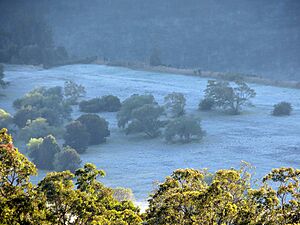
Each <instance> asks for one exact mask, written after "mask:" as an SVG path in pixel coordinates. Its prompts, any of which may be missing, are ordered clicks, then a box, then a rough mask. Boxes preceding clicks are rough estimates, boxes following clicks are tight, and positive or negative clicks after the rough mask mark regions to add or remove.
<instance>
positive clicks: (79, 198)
mask: <svg viewBox="0 0 300 225" xmlns="http://www.w3.org/2000/svg"><path fill="white" fill-rule="evenodd" d="M50 139H51V138H50ZM49 141H50V142H51V140H49ZM250 169H251V167H250V166H249V165H248V164H246V163H243V165H242V167H241V169H238V170H237V169H233V168H232V169H222V170H218V171H217V172H215V173H209V172H208V171H207V170H206V169H204V170H196V169H178V170H175V171H174V172H173V173H172V175H171V176H168V177H166V179H165V181H164V182H163V183H161V184H159V185H158V187H157V189H156V190H155V191H154V192H153V194H152V195H151V196H150V198H149V200H148V201H149V207H148V209H147V210H146V212H145V213H143V214H140V212H139V209H138V208H136V207H135V206H134V205H133V203H132V202H131V201H130V200H128V198H130V197H131V195H130V192H128V191H127V190H124V189H118V190H113V189H110V188H107V187H105V186H104V185H103V184H102V183H100V182H99V181H98V180H97V178H98V177H102V176H104V175H105V173H104V171H102V170H97V169H96V167H95V166H94V165H92V164H86V165H85V166H84V167H83V168H80V169H78V170H76V172H75V174H74V173H72V172H70V171H62V172H51V173H48V174H47V175H46V177H44V178H43V179H42V180H41V181H40V182H39V183H38V184H37V185H34V184H32V183H31V182H30V176H32V175H36V174H37V171H36V168H35V165H34V164H33V163H31V162H30V161H29V160H28V159H27V158H26V157H25V156H24V155H22V154H21V153H20V152H19V151H18V150H17V149H16V148H15V147H14V146H13V141H12V138H11V136H10V135H9V134H8V133H7V130H6V129H2V130H1V131H0V209H1V210H0V223H1V224H4V225H8V224H61V225H67V224H68V225H70V224H74V225H75V224H108V225H110V224H111V225H117V224H124V225H126V224H127V225H129V224H131V225H135V224H136V225H137V224H148V225H151V224H153V225H154V224H155V225H160V224H161V225H165V224H178V225H182V224H204V225H206V224H207V225H210V224H236V225H242V224H274V225H288V224H290V225H292V224H293V225H296V224H299V223H300V204H299V202H300V186H299V183H300V170H299V169H294V168H279V169H273V170H272V171H271V172H270V173H268V174H267V175H266V176H265V177H264V178H263V180H262V183H261V185H260V186H257V188H252V187H251V183H252V179H251V173H250ZM124 192H125V195H124V196H123V195H122V193H124ZM128 194H129V195H128ZM118 199H119V200H118Z"/></svg>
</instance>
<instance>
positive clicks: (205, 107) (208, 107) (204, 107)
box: [199, 98, 215, 111]
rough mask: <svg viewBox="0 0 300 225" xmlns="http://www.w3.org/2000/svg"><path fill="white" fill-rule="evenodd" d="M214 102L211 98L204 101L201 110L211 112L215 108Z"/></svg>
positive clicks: (200, 104) (200, 106)
mask: <svg viewBox="0 0 300 225" xmlns="http://www.w3.org/2000/svg"><path fill="white" fill-rule="evenodd" d="M214 104H215V102H214V100H213V99H211V98H205V99H202V100H201V102H200V103H199V109H200V110H202V111H209V110H211V109H212V108H213V107H214Z"/></svg>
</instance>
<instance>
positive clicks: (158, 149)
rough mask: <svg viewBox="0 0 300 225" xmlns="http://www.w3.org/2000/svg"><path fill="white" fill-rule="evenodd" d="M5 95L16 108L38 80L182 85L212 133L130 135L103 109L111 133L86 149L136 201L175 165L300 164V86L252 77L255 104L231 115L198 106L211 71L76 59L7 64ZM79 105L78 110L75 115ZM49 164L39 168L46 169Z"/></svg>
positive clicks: (95, 86) (154, 88)
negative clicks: (58, 63)
mask: <svg viewBox="0 0 300 225" xmlns="http://www.w3.org/2000/svg"><path fill="white" fill-rule="evenodd" d="M5 76H6V80H7V81H9V82H10V85H9V86H8V87H7V88H6V89H5V93H6V97H4V98H3V99H1V105H0V108H3V109H5V110H7V111H9V112H10V113H12V114H13V113H14V109H13V108H12V102H13V100H14V99H16V98H18V97H21V96H22V95H23V94H25V93H26V92H28V91H30V90H31V89H33V88H35V87H40V86H48V87H50V86H56V85H61V86H62V85H63V83H64V81H66V80H74V81H76V82H77V83H80V84H83V85H84V86H85V87H86V90H87V96H86V99H88V98H92V97H97V96H102V95H107V94H113V95H117V96H118V97H119V98H121V99H122V100H124V99H125V98H127V97H129V96H130V95H132V94H134V93H142V94H143V93H151V94H153V95H154V96H155V98H156V100H157V101H158V102H159V103H162V102H163V98H164V96H165V95H167V94H168V93H170V92H173V91H176V92H182V93H183V94H184V95H185V97H186V99H187V113H190V114H194V115H196V116H199V117H200V118H201V119H202V127H203V129H204V130H205V131H206V133H207V134H206V136H205V137H204V139H203V140H202V141H201V142H199V143H191V144H167V143H165V141H164V140H163V139H159V138H158V139H147V138H144V137H142V136H126V135H125V134H124V133H123V132H122V131H120V130H119V129H118V127H117V120H116V114H115V113H100V114H99V115H101V116H102V117H104V118H105V119H107V120H108V121H109V127H110V131H111V136H110V137H109V138H108V140H107V143H105V144H102V145H98V146H92V147H90V148H89V149H88V150H87V152H86V153H85V154H82V155H81V158H82V160H83V163H84V162H91V163H94V164H96V165H97V167H98V168H102V169H104V170H105V171H106V173H107V176H106V177H105V178H103V179H102V181H103V182H104V183H105V184H107V185H109V186H111V187H118V186H123V187H129V188H131V189H132V190H133V192H134V195H135V198H136V200H137V202H145V200H146V199H147V196H148V194H149V193H150V192H151V190H153V187H154V186H153V184H154V182H155V181H162V180H163V179H164V177H165V176H167V175H169V174H171V173H172V171H173V170H174V169H177V168H209V170H210V171H215V170H217V169H220V168H229V167H236V168H237V167H238V166H239V164H240V162H241V160H245V161H247V162H249V163H251V164H252V165H253V166H255V167H256V175H255V176H256V177H257V178H260V177H262V176H263V175H264V174H266V173H267V172H268V171H270V170H271V169H272V168H274V167H281V166H292V167H298V168H299V166H300V157H299V153H300V138H299V137H300V90H295V89H287V88H278V87H271V86H262V85H255V84H251V85H250V86H251V87H252V88H254V89H255V91H256V93H257V96H256V98H255V99H253V101H252V103H253V104H254V106H253V107H246V108H244V110H243V114H241V115H238V116H229V115H225V114H222V113H219V112H207V113H204V112H199V111H198V110H197V108H198V103H199V101H200V99H201V98H202V97H203V90H204V89H205V86H206V82H207V79H203V78H199V77H193V76H184V75H172V74H160V73H152V72H141V71H134V70H130V69H126V68H117V67H107V66H101V65H72V66H64V67H58V68H53V69H49V70H43V69H40V68H38V67H31V66H12V65H6V66H5ZM280 101H288V102H291V103H292V105H293V108H294V111H293V112H292V115H291V116H289V117H273V116H271V115H270V111H271V110H272V107H273V105H274V104H275V103H278V102H280ZM79 114H80V113H79V112H78V111H77V110H75V111H74V113H73V118H77V116H78V115H79ZM44 174H45V171H40V177H42V176H43V175H44Z"/></svg>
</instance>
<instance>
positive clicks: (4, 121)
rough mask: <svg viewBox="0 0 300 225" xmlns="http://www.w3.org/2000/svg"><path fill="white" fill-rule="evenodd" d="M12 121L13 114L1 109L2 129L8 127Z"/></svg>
mask: <svg viewBox="0 0 300 225" xmlns="http://www.w3.org/2000/svg"><path fill="white" fill-rule="evenodd" d="M12 122H13V118H12V116H11V115H10V114H9V113H8V112H6V111H5V110H4V109H0V129H2V128H7V127H8V126H10V124H12Z"/></svg>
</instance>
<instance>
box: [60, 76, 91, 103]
mask: <svg viewBox="0 0 300 225" xmlns="http://www.w3.org/2000/svg"><path fill="white" fill-rule="evenodd" d="M64 94H65V96H66V98H67V102H68V103H70V104H71V105H76V104H77V102H78V99H79V98H81V97H83V96H84V95H85V94H86V91H85V88H84V86H82V85H80V84H76V83H75V82H74V81H71V80H69V81H66V82H65V86H64Z"/></svg>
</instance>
